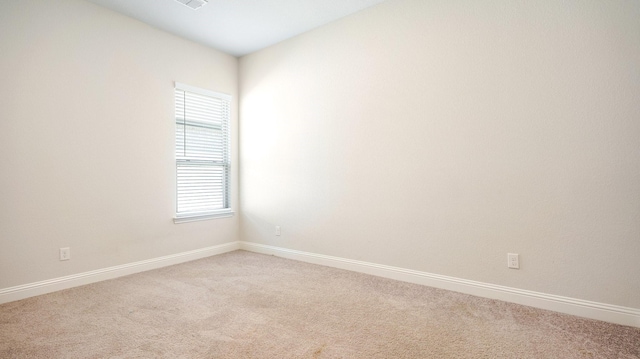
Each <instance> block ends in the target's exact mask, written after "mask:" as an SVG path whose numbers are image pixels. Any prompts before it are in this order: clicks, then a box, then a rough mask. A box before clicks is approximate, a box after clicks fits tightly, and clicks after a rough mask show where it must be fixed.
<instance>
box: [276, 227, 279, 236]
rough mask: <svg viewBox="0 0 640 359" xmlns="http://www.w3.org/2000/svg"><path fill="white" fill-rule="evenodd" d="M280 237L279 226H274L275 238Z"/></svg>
mask: <svg viewBox="0 0 640 359" xmlns="http://www.w3.org/2000/svg"><path fill="white" fill-rule="evenodd" d="M279 235H280V226H276V236H279Z"/></svg>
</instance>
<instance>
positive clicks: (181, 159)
mask: <svg viewBox="0 0 640 359" xmlns="http://www.w3.org/2000/svg"><path fill="white" fill-rule="evenodd" d="M230 100H231V97H230V96H228V95H225V94H220V93H216V92H212V91H208V90H203V89H199V88H195V87H192V86H188V85H184V84H180V83H176V88H175V102H176V103H175V106H176V176H177V178H176V184H177V188H176V194H177V195H176V218H185V217H189V218H192V217H207V218H208V217H212V216H214V215H215V214H220V213H229V212H230V208H231V207H230V203H229V175H230V168H229V167H230V153H229V152H230V151H229V147H230V144H229V118H230Z"/></svg>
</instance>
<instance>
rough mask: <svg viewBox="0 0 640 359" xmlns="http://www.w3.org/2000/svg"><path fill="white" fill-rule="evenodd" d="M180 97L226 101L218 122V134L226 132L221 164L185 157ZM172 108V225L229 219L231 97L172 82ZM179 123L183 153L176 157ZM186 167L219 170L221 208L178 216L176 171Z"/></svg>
mask: <svg viewBox="0 0 640 359" xmlns="http://www.w3.org/2000/svg"><path fill="white" fill-rule="evenodd" d="M180 93H192V94H196V95H200V96H205V97H209V98H215V99H218V100H222V101H226V106H227V107H228V111H227V112H226V118H224V117H225V116H222V117H219V119H220V120H221V121H222V131H225V132H226V133H223V135H222V139H223V143H224V144H223V146H224V151H223V152H224V153H225V155H223V156H222V158H223V159H222V160H220V159H217V160H210V159H202V158H194V157H191V156H187V153H186V148H188V147H186V146H187V144H188V141H189V140H188V137H189V136H187V135H186V130H184V129H186V122H187V119H186V118H185V117H186V116H184V115H180V114H179V113H178V98H177V96H178V95H179V94H180ZM174 105H175V106H176V108H175V111H174V126H175V127H174V128H175V131H176V133H175V136H174V141H175V143H174V153H175V160H176V177H175V178H176V186H175V190H176V193H175V201H176V204H175V217H174V219H173V221H174V223H185V222H192V221H202V220H208V219H213V218H223V217H231V216H233V215H234V212H233V210H232V208H231V183H232V182H231V96H230V95H227V94H224V93H219V92H214V91H211V90H206V89H202V88H199V87H195V86H190V85H186V84H183V83H180V82H176V83H175V90H174ZM184 106H185V107H186V106H187V104H186V103H185V104H184ZM185 112H186V111H185ZM180 118H182V120H180ZM180 121H182V126H183V130H182V136H183V137H182V139H183V140H184V145H183V153H179V150H178V144H177V142H178V137H179V130H178V127H179V126H180ZM195 122H197V121H195ZM203 123H204V122H203ZM200 165H201V166H200ZM186 166H190V167H201V168H207V167H208V168H213V167H222V173H223V175H222V176H223V177H222V183H221V185H220V186H221V190H222V193H223V196H224V199H223V200H222V201H223V205H222V206H223V208H219V209H205V210H192V211H183V212H179V210H180V208H179V206H180V205H179V204H180V203H181V202H180V199H181V197H180V186H181V182H180V177H179V171H180V168H183V169H184V168H185V167H186ZM184 198H185V197H182V199H183V200H184Z"/></svg>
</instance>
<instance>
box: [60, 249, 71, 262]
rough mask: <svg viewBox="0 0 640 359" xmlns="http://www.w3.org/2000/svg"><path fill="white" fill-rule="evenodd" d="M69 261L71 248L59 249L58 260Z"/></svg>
mask: <svg viewBox="0 0 640 359" xmlns="http://www.w3.org/2000/svg"><path fill="white" fill-rule="evenodd" d="M69 259H71V248H69V247H65V248H60V260H61V261H68V260H69Z"/></svg>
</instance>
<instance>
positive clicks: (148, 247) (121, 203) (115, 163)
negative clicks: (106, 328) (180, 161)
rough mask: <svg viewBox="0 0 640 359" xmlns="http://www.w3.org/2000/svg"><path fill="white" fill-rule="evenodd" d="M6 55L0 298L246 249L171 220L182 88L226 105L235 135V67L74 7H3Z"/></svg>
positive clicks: (218, 232)
mask: <svg viewBox="0 0 640 359" xmlns="http://www.w3.org/2000/svg"><path fill="white" fill-rule="evenodd" d="M0 49H1V51H2V55H1V56H0V80H1V81H0V168H1V173H0V288H6V287H10V286H14V285H19V284H25V283H31V282H34V281H39V280H44V279H49V278H56V277H60V276H64V275H69V274H75V273H81V272H85V271H88V270H93V269H100V268H105V267H110V266H114V265H119V264H125V263H130V262H135V261H140V260H144V259H149V258H155V257H160V256H164V255H169V254H174V253H179V252H184V251H188V250H194V249H199V248H203V247H207V246H211V245H215V244H220V243H225V242H229V241H234V240H237V236H238V222H239V221H238V218H237V216H236V217H234V218H225V219H218V220H212V221H204V222H194V223H185V224H180V225H175V224H174V223H173V221H172V218H173V216H174V208H175V199H174V194H175V190H174V187H175V160H174V133H175V129H174V127H175V125H174V113H173V111H174V104H173V101H174V98H173V86H174V85H173V83H174V81H179V82H183V83H187V84H190V85H193V86H199V87H203V88H207V89H211V90H214V91H219V92H225V93H228V94H231V95H232V96H233V97H234V104H233V111H232V113H233V132H234V134H237V131H236V130H237V111H236V109H237V62H238V61H237V59H236V58H234V57H232V56H229V55H226V54H223V53H220V52H218V51H215V50H212V49H208V48H206V47H203V46H200V45H196V44H193V43H191V42H188V41H185V40H182V39H179V38H177V37H175V36H173V35H169V34H167V33H164V32H161V31H159V30H156V29H153V28H151V27H150V26H147V25H144V24H142V23H140V22H138V21H135V20H132V19H130V18H127V17H125V16H123V15H119V14H117V13H115V12H112V11H109V10H106V9H104V8H101V7H99V6H97V5H94V4H91V3H88V2H85V1H79V0H78V1H76V0H61V1H40V0H38V1H17V0H8V1H2V2H0ZM234 136H235V137H234V139H233V144H232V145H233V147H234V148H237V136H236V135H234ZM234 153H235V154H237V151H234ZM233 161H234V162H233V165H234V168H235V170H234V171H235V172H234V174H233V181H234V186H233V188H234V192H233V194H232V198H233V201H234V203H235V205H234V206H237V203H238V195H237V185H236V184H237V157H236V158H234V159H233ZM60 247H71V255H72V258H71V260H70V261H65V262H60V261H59V260H58V248H60Z"/></svg>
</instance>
